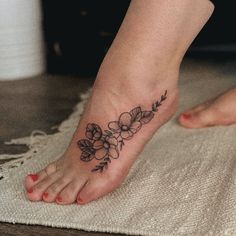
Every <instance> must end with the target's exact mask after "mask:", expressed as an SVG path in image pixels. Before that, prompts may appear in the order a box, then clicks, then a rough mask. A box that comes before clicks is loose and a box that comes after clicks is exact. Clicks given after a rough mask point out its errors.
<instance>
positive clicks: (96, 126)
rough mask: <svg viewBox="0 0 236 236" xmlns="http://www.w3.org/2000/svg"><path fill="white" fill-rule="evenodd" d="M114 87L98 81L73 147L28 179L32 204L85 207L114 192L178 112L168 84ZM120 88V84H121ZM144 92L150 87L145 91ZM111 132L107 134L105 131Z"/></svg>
mask: <svg viewBox="0 0 236 236" xmlns="http://www.w3.org/2000/svg"><path fill="white" fill-rule="evenodd" d="M127 82H128V81H127V80H126V81H125V84H124V83H123V81H122V80H121V82H119V81H118V80H116V82H115V83H116V85H114V83H113V84H112V86H110V85H109V84H110V83H109V80H106V81H105V80H103V79H98V80H97V82H96V83H95V86H94V90H93V93H92V95H91V98H90V100H89V102H88V104H87V107H86V110H85V113H84V115H83V117H82V119H81V121H80V124H79V127H78V129H77V130H76V132H75V134H74V137H73V139H72V142H71V144H70V146H69V147H68V149H67V151H66V152H65V154H64V155H63V156H62V157H61V158H60V159H59V160H57V161H56V162H54V163H51V164H50V165H49V166H47V167H46V168H45V169H44V170H42V171H40V172H39V173H37V174H35V175H29V176H27V177H26V182H25V186H26V189H27V191H28V193H27V197H28V198H29V199H30V200H32V201H40V200H44V201H45V202H54V201H56V202H57V203H59V204H71V203H73V202H75V201H76V200H77V202H78V203H79V204H85V203H87V202H90V201H92V200H94V199H97V198H98V197H101V196H103V195H105V194H107V193H109V192H111V191H113V190H114V189H116V188H117V187H118V186H119V185H120V184H121V183H122V182H123V180H124V178H125V177H126V175H127V174H128V172H129V169H130V167H131V166H132V164H133V163H134V161H135V160H136V159H137V157H138V155H139V153H140V152H141V151H142V149H143V148H144V146H145V144H146V143H147V142H148V140H150V138H151V137H152V135H153V134H154V133H155V132H156V130H157V129H158V128H159V127H160V126H161V125H162V124H164V123H165V122H166V121H167V120H168V119H169V118H170V117H171V115H172V114H173V113H174V112H175V110H176V106H177V102H178V96H177V88H176V87H175V86H173V85H170V84H167V83H164V84H159V86H156V87H159V88H158V89H152V90H149V89H148V87H150V86H145V83H143V82H142V84H140V88H139V89H138V88H137V83H136V85H134V86H133V87H132V86H131V87H129V86H128V85H127V84H128V83H127ZM119 83H120V84H119ZM145 87H146V88H145ZM106 130H107V131H106Z"/></svg>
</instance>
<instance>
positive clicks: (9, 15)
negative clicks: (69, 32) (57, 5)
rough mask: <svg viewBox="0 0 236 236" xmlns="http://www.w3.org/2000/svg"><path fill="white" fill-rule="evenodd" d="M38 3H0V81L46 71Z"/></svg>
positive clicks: (34, 0)
mask: <svg viewBox="0 0 236 236" xmlns="http://www.w3.org/2000/svg"><path fill="white" fill-rule="evenodd" d="M40 3H41V1H40V0H0V80H14V79H21V78H27V77H31V76H34V75H38V74H41V73H43V72H44V71H45V49H44V43H43V32H42V13H41V5H40Z"/></svg>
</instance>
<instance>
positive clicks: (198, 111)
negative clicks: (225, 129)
mask: <svg viewBox="0 0 236 236" xmlns="http://www.w3.org/2000/svg"><path fill="white" fill-rule="evenodd" d="M235 102H236V88H232V89H230V90H228V91H226V92H225V93H222V94H220V95H219V96H217V97H216V98H213V99H211V100H209V101H207V102H204V103H202V104H199V105H197V106H195V107H193V108H191V109H189V110H187V111H185V112H184V113H183V114H181V115H180V117H179V122H180V124H181V125H182V126H184V127H186V128H192V129H197V128H203V127H209V126H216V125H232V124H235V123H236V103H235Z"/></svg>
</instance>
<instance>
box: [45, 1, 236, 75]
mask: <svg viewBox="0 0 236 236" xmlns="http://www.w3.org/2000/svg"><path fill="white" fill-rule="evenodd" d="M42 3H43V14H44V18H43V19H44V21H43V28H44V32H45V40H46V43H47V49H48V54H47V68H48V71H49V72H50V73H75V74H81V75H95V74H96V72H97V70H98V67H99V65H100V63H101V61H102V58H103V57H104V55H105V53H106V51H107V49H108V48H109V46H110V45H111V43H112V40H113V39H114V37H115V35H116V33H117V31H118V28H119V26H120V24H121V22H122V19H123V18H124V15H125V13H126V11H127V8H128V6H129V3H130V1H129V0H119V1H110V0H100V1H91V0H84V1H83V0H80V1H78V0H70V1H69V2H68V1H65V0H59V1H57V2H56V3H55V2H54V1H50V0H43V1H42ZM214 4H215V12H214V14H213V16H212V17H211V19H210V20H209V22H208V23H207V25H206V26H205V27H204V29H203V30H202V32H201V33H200V34H199V36H198V37H197V38H196V40H195V41H194V43H193V45H192V47H191V48H190V50H189V52H188V54H189V55H190V56H201V55H204V56H213V57H215V56H217V55H220V56H223V55H224V56H227V55H229V56H231V55H232V54H234V53H235V52H236V33H235V22H236V14H235V7H236V2H235V1H234V0H228V1H222V0H215V1H214ZM183 30H184V29H183Z"/></svg>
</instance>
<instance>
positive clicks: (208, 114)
mask: <svg viewBox="0 0 236 236" xmlns="http://www.w3.org/2000/svg"><path fill="white" fill-rule="evenodd" d="M179 123H180V124H181V125H182V126H184V127H186V128H191V129H198V128H203V127H208V126H213V125H216V124H217V123H218V122H217V117H216V116H215V115H214V112H213V111H212V110H211V109H209V108H208V109H203V110H200V111H187V112H184V113H182V114H181V115H180V116H179Z"/></svg>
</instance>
